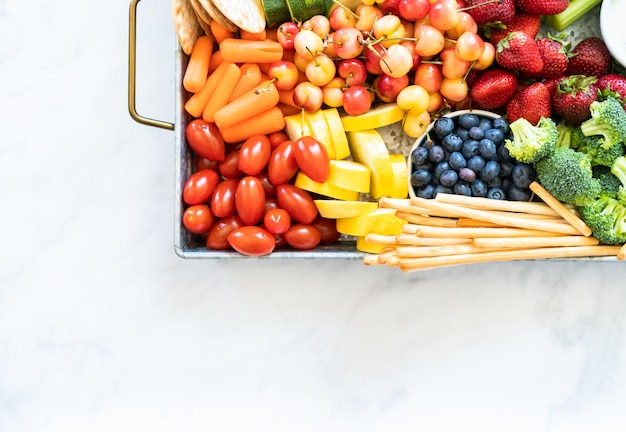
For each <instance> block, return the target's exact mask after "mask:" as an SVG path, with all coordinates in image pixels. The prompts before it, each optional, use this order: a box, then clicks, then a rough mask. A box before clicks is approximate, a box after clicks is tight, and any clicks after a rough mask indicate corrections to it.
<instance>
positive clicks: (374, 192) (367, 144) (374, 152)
mask: <svg viewBox="0 0 626 432" xmlns="http://www.w3.org/2000/svg"><path fill="white" fill-rule="evenodd" d="M348 143H349V144H350V152H351V153H352V159H353V160H354V161H355V162H359V163H361V164H363V165H365V166H366V167H368V168H369V169H370V171H371V174H370V195H371V196H372V197H373V198H375V199H379V198H382V197H390V196H391V194H392V193H393V187H394V183H393V177H394V172H393V167H392V165H391V159H390V158H389V151H388V150H387V145H386V144H385V141H383V138H382V137H381V136H380V134H379V133H378V132H377V131H376V130H374V129H369V130H363V131H353V132H348Z"/></svg>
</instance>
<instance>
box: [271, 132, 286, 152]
mask: <svg viewBox="0 0 626 432" xmlns="http://www.w3.org/2000/svg"><path fill="white" fill-rule="evenodd" d="M267 138H269V140H270V144H271V145H272V150H274V149H275V148H276V147H278V146H279V145H280V144H282V143H283V142H285V141H287V140H288V139H289V137H288V136H287V134H286V133H285V132H282V131H279V132H273V133H271V134H269V135H268V136H267Z"/></svg>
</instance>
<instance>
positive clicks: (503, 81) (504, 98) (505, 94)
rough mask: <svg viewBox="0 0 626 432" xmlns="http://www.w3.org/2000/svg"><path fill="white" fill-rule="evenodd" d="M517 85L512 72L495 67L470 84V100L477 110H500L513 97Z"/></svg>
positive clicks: (517, 82)
mask: <svg viewBox="0 0 626 432" xmlns="http://www.w3.org/2000/svg"><path fill="white" fill-rule="evenodd" d="M518 84H519V81H518V79H517V77H516V76H515V73H513V71H510V70H508V69H503V68H497V67H496V68H493V69H489V70H486V71H484V72H483V73H481V74H480V76H478V77H477V78H476V79H475V80H474V82H473V83H472V88H471V90H470V98H471V99H472V102H473V103H474V104H475V105H476V106H477V107H478V108H482V109H496V108H501V107H503V106H505V105H506V104H507V102H508V101H509V100H510V99H511V98H512V97H513V95H514V94H515V92H516V91H517V86H518Z"/></svg>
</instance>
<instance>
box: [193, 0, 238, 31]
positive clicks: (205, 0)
mask: <svg viewBox="0 0 626 432" xmlns="http://www.w3.org/2000/svg"><path fill="white" fill-rule="evenodd" d="M198 1H199V2H200V4H201V5H202V7H203V8H204V10H205V11H206V12H207V13H208V14H209V16H210V17H211V18H212V19H214V20H215V21H217V22H218V23H219V24H220V25H221V26H222V27H224V28H225V29H226V30H228V31H230V32H233V33H234V32H236V31H238V30H239V27H237V26H236V25H235V24H234V23H233V22H232V21H231V20H229V19H228V18H226V17H225V16H224V14H223V13H222V12H220V10H219V9H218V8H216V7H215V5H214V4H213V2H212V1H211V0H198Z"/></svg>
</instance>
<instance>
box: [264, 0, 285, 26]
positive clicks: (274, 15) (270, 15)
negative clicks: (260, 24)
mask: <svg viewBox="0 0 626 432" xmlns="http://www.w3.org/2000/svg"><path fill="white" fill-rule="evenodd" d="M261 2H262V3H263V10H265V19H266V21H267V26H268V27H269V28H274V27H278V26H279V25H281V24H282V23H284V22H287V21H291V13H290V12H289V6H288V5H287V1H286V0H261Z"/></svg>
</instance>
